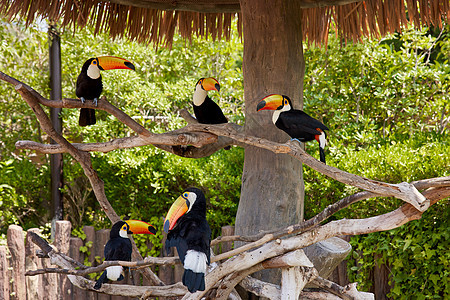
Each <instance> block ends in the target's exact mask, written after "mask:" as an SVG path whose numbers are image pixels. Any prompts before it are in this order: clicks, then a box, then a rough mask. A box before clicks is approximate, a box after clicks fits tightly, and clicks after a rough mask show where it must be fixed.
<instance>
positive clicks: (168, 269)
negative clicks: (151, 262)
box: [158, 231, 175, 284]
mask: <svg viewBox="0 0 450 300" xmlns="http://www.w3.org/2000/svg"><path fill="white" fill-rule="evenodd" d="M166 240H167V233H166V232H165V231H163V238H162V244H163V245H165V244H166ZM161 256H162V257H164V256H173V252H172V253H170V255H169V254H168V253H167V252H166V248H165V247H162V248H161ZM173 273H174V272H173V268H172V266H165V265H162V266H159V272H158V277H159V278H160V279H161V280H162V282H164V283H165V284H172V283H175V280H174V278H173Z"/></svg>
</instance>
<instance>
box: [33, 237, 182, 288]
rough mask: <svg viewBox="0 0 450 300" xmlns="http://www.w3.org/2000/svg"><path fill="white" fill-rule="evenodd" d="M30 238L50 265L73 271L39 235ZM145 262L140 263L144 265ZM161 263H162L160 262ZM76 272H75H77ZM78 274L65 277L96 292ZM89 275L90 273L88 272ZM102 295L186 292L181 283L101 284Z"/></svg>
mask: <svg viewBox="0 0 450 300" xmlns="http://www.w3.org/2000/svg"><path fill="white" fill-rule="evenodd" d="M28 234H30V236H31V240H32V241H33V243H35V244H36V245H38V246H39V248H41V249H42V251H43V252H44V253H45V254H47V255H48V256H49V257H50V260H51V263H52V264H54V265H57V266H59V267H61V268H62V269H64V270H68V271H69V270H71V272H72V271H75V270H74V268H75V266H74V264H73V263H71V262H70V261H68V260H67V259H66V257H65V256H64V255H62V254H61V253H59V252H58V251H57V250H56V249H53V248H52V247H51V246H50V245H49V244H48V243H47V242H46V241H45V240H44V239H43V238H41V237H40V236H39V235H37V234H36V233H34V232H29V233H28ZM152 259H154V258H148V259H147V260H149V261H150V260H152ZM172 260H174V259H172V258H169V259H164V262H171V261H172ZM144 262H145V260H144V261H143V262H142V263H144ZM160 262H162V261H160ZM139 263H140V262H126V261H125V262H105V263H103V264H102V265H101V266H98V267H93V268H87V267H86V269H85V270H79V271H86V270H89V269H91V270H92V269H96V268H98V271H102V270H104V269H105V268H106V267H107V266H111V265H127V264H129V265H131V266H137V265H138V264H139ZM79 271H77V272H79ZM81 273H82V272H80V273H77V274H76V275H75V274H69V273H67V274H69V275H68V276H67V277H68V278H69V280H70V281H71V282H72V284H74V285H76V286H77V287H79V288H82V289H85V290H92V291H96V290H95V289H94V288H93V287H94V284H95V282H94V281H92V280H88V279H86V278H84V277H81V276H79V274H81ZM89 273H91V272H89ZM99 291H100V292H102V293H106V294H110V295H120V296H129V297H140V296H142V295H144V294H149V295H152V296H157V297H159V296H168V297H169V296H170V297H176V296H182V295H185V294H186V293H187V292H188V291H187V289H186V288H185V287H184V286H183V284H181V283H177V284H173V285H167V286H132V285H124V284H120V285H118V284H103V285H102V287H101V289H100V290H99Z"/></svg>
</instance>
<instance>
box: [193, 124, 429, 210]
mask: <svg viewBox="0 0 450 300" xmlns="http://www.w3.org/2000/svg"><path fill="white" fill-rule="evenodd" d="M185 129H186V130H188V131H202V132H209V133H214V134H216V135H220V136H227V137H230V138H233V139H235V140H236V141H239V142H242V143H245V144H247V145H252V146H255V147H259V148H264V149H267V150H270V151H272V152H274V153H286V154H288V155H290V156H292V157H294V158H295V159H298V160H299V161H300V162H302V163H303V164H305V165H307V166H309V167H311V168H313V169H314V170H316V171H318V172H320V173H322V174H324V175H326V176H328V177H331V178H333V179H335V180H338V181H340V182H342V183H345V184H348V185H352V186H355V187H358V188H360V189H363V190H366V191H369V192H373V193H376V194H378V195H380V196H386V197H390V196H392V197H396V198H399V199H401V200H403V201H405V202H407V203H410V204H411V205H413V206H414V207H415V208H416V209H418V210H420V211H425V210H427V209H428V207H429V206H430V202H429V201H428V200H427V199H426V198H425V197H424V196H423V195H422V194H421V193H420V192H419V191H418V190H417V189H416V188H415V187H414V186H413V185H411V184H409V183H406V182H402V183H399V184H390V183H385V182H380V181H376V180H372V179H368V178H364V177H361V176H358V175H355V174H351V173H348V172H345V171H342V170H339V169H338V168H335V167H332V166H328V165H326V164H323V163H321V162H319V161H318V160H317V159H315V158H314V157H312V156H310V155H308V154H307V153H306V152H305V150H303V149H302V147H300V144H299V143H298V142H296V141H288V142H287V143H285V144H280V143H276V142H272V141H268V140H265V139H262V138H257V137H253V136H248V135H245V134H243V133H239V132H236V131H234V130H233V127H232V126H229V124H227V125H207V124H195V125H188V126H187V127H186V128H185Z"/></svg>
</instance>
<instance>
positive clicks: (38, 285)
mask: <svg viewBox="0 0 450 300" xmlns="http://www.w3.org/2000/svg"><path fill="white" fill-rule="evenodd" d="M30 232H34V233H36V234H39V232H40V231H39V229H37V228H31V229H28V230H27V237H26V239H25V267H26V269H27V270H36V269H41V268H42V262H41V259H40V258H38V257H37V256H36V250H38V249H39V247H38V246H36V244H35V243H33V242H32V241H31V238H30V235H29V233H30ZM43 276H44V275H39V276H26V280H27V281H26V284H27V296H28V299H36V300H41V299H42V300H45V299H44V288H45V287H44V281H43Z"/></svg>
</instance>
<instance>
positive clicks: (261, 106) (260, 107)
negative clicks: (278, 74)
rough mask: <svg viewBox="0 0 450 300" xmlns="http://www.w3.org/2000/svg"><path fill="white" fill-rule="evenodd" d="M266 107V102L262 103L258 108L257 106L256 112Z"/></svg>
mask: <svg viewBox="0 0 450 300" xmlns="http://www.w3.org/2000/svg"><path fill="white" fill-rule="evenodd" d="M264 106H266V101H264V100H263V101H261V102H259V103H258V106H256V111H260V110H261V109H263V108H264Z"/></svg>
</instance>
